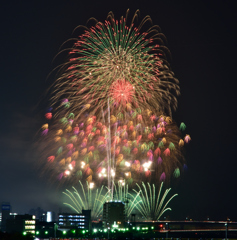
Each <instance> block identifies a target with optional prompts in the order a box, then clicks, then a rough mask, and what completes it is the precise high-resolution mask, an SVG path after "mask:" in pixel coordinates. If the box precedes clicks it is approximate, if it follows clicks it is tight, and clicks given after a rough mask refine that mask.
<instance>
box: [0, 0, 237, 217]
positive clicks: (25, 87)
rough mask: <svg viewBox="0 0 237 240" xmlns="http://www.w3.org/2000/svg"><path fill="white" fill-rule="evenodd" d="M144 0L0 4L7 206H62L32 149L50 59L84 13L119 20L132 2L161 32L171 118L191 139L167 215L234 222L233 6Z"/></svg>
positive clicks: (2, 185)
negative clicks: (175, 83) (175, 84)
mask: <svg viewBox="0 0 237 240" xmlns="http://www.w3.org/2000/svg"><path fill="white" fill-rule="evenodd" d="M105 2H106V1H104V3H105ZM150 2H151V4H147V5H145V6H144V4H142V2H139V1H138V2H137V4H136V5H133V6H131V7H130V6H128V4H125V2H124V3H123V2H121V3H120V5H119V7H118V6H113V5H112V4H108V3H107V4H102V5H103V6H102V5H99V4H98V5H96V3H95V2H94V5H92V4H90V3H89V2H88V3H83V4H84V5H83V4H79V3H78V2H77V1H67V3H65V2H64V1H57V2H56V1H51V2H50V4H49V3H48V5H47V4H44V3H32V2H30V1H26V2H24V3H18V2H17V1H15V4H13V6H11V3H4V7H3V10H2V11H3V13H2V18H3V20H2V22H1V24H2V31H3V33H4V34H3V36H4V37H3V38H2V39H1V45H0V46H1V52H2V56H3V57H4V60H3V61H2V73H3V74H2V84H3V87H2V88H1V90H2V91H1V102H2V108H3V109H2V113H3V114H2V118H1V123H2V124H1V137H0V142H1V160H0V163H1V169H4V171H2V170H1V172H2V173H1V177H0V202H2V201H9V202H10V203H11V205H12V207H13V210H14V209H16V211H15V210H14V212H19V213H21V212H20V211H23V213H24V212H25V211H29V210H30V208H32V207H33V206H35V207H38V206H39V207H41V208H43V209H45V210H46V211H47V210H50V208H51V207H52V208H56V209H52V210H57V209H58V207H60V206H61V200H60V198H61V199H62V198H63V194H62V191H63V190H64V188H60V187H59V186H57V185H56V184H53V183H51V182H48V181H47V178H49V176H47V175H44V176H42V177H41V176H40V175H41V172H40V171H39V170H38V169H37V168H36V166H37V164H36V163H37V162H38V161H39V153H36V152H34V146H33V145H34V144H33V143H34V138H35V136H36V134H37V132H38V130H39V129H40V127H41V125H42V124H43V115H44V108H45V106H46V104H47V101H46V100H47V99H45V98H44V93H45V91H46V89H47V87H48V86H49V82H48V81H46V78H47V75H48V74H49V73H50V72H51V71H52V69H53V68H54V67H55V66H56V65H57V63H58V62H57V61H56V62H54V63H52V60H53V58H54V57H55V55H56V54H57V53H58V49H59V47H60V46H61V44H62V43H63V42H64V41H66V40H67V39H69V38H70V37H72V36H73V35H72V31H73V29H74V28H75V27H76V26H77V25H85V24H86V22H87V20H88V19H89V18H90V17H95V18H97V19H99V20H103V19H105V17H106V16H107V13H108V12H109V11H113V12H114V13H115V16H116V17H119V16H121V15H124V14H125V12H126V9H127V8H130V12H131V13H133V12H135V10H136V9H140V19H142V18H143V17H145V16H146V15H150V16H151V18H152V20H153V24H157V25H159V26H160V27H161V30H162V32H163V33H164V34H165V36H166V38H167V42H168V48H169V49H170V52H171V55H172V61H171V68H172V70H173V71H174V73H175V76H176V77H177V78H178V79H179V81H180V88H181V96H180V97H179V98H178V109H177V111H176V112H175V113H173V119H174V120H175V121H176V122H177V123H178V124H179V123H180V122H182V121H183V122H184V123H185V124H186V125H187V130H186V132H188V133H189V134H190V135H191V138H192V141H191V142H190V144H189V146H187V148H186V155H185V156H186V161H187V165H188V171H187V173H186V174H185V175H184V176H181V180H180V181H177V183H175V184H174V185H173V186H171V187H172V192H173V193H178V197H177V198H176V199H175V200H174V201H173V202H172V204H171V208H172V212H169V213H168V214H169V215H170V217H171V218H173V219H174V220H176V219H184V217H186V216H187V215H189V217H190V218H192V219H198V220H199V219H200V220H202V219H204V218H206V217H207V216H209V218H210V220H211V219H217V220H224V218H226V217H229V218H230V219H231V220H232V218H233V220H237V219H235V218H234V217H235V212H236V210H237V209H236V206H235V202H234V199H235V196H236V193H235V191H234V189H235V167H236V161H235V159H234V158H235V151H234V150H235V142H236V140H235V134H236V129H235V121H234V120H235V104H236V96H235V94H234V87H235V85H236V84H235V82H234V77H235V71H234V68H235V62H236V60H235V57H234V55H235V54H234V53H235V51H236V46H235V44H234V38H233V36H234V30H235V27H236V24H235V23H236V22H235V21H236V19H235V18H236V17H235V16H234V5H233V4H232V1H229V2H227V3H222V1H215V4H211V1H210V2H209V4H204V1H203V3H202V1H201V2H200V1H199V2H198V3H196V4H194V5H191V4H190V5H189V4H183V5H182V4H177V3H172V1H170V2H168V1H167V2H166V3H164V2H162V1H150ZM155 2H156V3H157V5H155ZM232 5H233V6H232ZM46 6H47V7H46ZM152 6H157V7H156V8H155V7H152ZM61 60H62V61H63V60H64V59H60V60H59V62H62V61H61ZM6 179H8V180H7V181H6ZM67 187H68V186H67ZM65 188H66V187H65ZM56 205H58V206H57V207H56ZM27 208H28V210H27ZM21 209H22V210H21Z"/></svg>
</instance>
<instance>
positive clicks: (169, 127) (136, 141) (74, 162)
mask: <svg viewBox="0 0 237 240" xmlns="http://www.w3.org/2000/svg"><path fill="white" fill-rule="evenodd" d="M69 105H70V103H69V102H68V101H66V100H64V101H63V103H62V107H63V108H64V107H65V106H66V108H70V107H69ZM125 109H127V111H126V112H125V111H123V113H122V112H118V113H117V111H113V109H111V112H110V111H109V112H103V121H98V120H97V117H96V116H95V115H91V114H90V113H89V112H88V113H85V114H82V115H81V117H80V118H78V119H75V116H74V114H73V113H70V114H67V115H64V113H63V112H61V113H62V116H61V118H59V119H57V121H55V122H53V123H52V124H50V125H48V124H44V125H43V126H42V134H43V135H45V136H43V142H45V143H46V144H45V148H44V151H43V152H44V154H45V156H46V158H47V159H48V161H47V164H46V170H50V172H51V175H52V176H53V174H52V172H54V173H55V174H56V175H58V179H60V180H62V182H63V181H72V182H75V181H78V180H79V179H85V180H86V181H88V182H92V181H94V180H96V182H97V183H100V184H105V181H107V180H109V182H110V183H112V181H117V180H121V179H122V180H123V179H125V181H126V183H129V184H131V183H133V182H140V181H142V180H143V181H156V182H157V180H158V181H165V179H168V180H169V178H170V176H171V175H172V174H173V175H174V177H176V178H177V177H179V175H180V171H181V170H182V168H183V164H184V158H183V155H182V146H183V145H184V143H185V142H188V141H189V140H190V137H189V136H188V135H186V136H185V138H183V139H182V138H181V132H180V130H179V128H178V127H177V126H176V124H175V123H174V122H173V121H172V119H171V118H170V117H167V116H164V115H159V114H157V115H156V114H154V113H153V112H152V111H150V110H149V109H147V110H141V109H139V108H137V109H134V110H132V109H131V108H130V107H126V108H125ZM114 114H116V115H114ZM51 116H52V114H51V113H49V112H48V113H47V114H46V117H50V118H51ZM58 117H59V116H58ZM181 128H182V129H184V124H183V123H182V124H181ZM55 179H56V176H55Z"/></svg>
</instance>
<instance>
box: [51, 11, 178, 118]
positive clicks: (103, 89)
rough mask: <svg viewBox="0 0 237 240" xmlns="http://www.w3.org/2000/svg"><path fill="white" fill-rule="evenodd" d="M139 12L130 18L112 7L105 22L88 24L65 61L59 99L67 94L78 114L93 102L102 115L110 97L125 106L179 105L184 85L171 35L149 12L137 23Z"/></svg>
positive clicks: (113, 104) (115, 104)
mask: <svg viewBox="0 0 237 240" xmlns="http://www.w3.org/2000/svg"><path fill="white" fill-rule="evenodd" d="M137 17H138V11H137V12H136V13H135V14H134V16H133V18H132V20H131V21H128V11H127V14H126V16H125V17H121V18H120V20H116V19H115V18H114V15H113V13H112V12H110V13H109V14H108V16H107V20H106V21H105V22H104V23H102V22H99V21H97V20H95V19H94V22H95V23H94V25H93V26H91V27H89V28H87V27H84V28H86V30H84V32H83V33H82V34H81V35H79V36H78V38H77V40H75V42H74V45H73V47H72V48H71V49H70V51H69V56H68V61H67V62H66V63H65V64H63V65H60V69H59V76H58V78H57V79H56V81H55V84H54V85H53V97H52V102H53V104H56V105H57V103H58V101H61V100H62V98H67V99H69V101H70V103H71V105H72V110H71V111H73V112H74V113H75V114H76V115H77V116H78V115H80V114H81V113H83V112H84V111H85V110H87V108H90V112H91V113H92V114H94V115H97V117H99V116H100V114H101V109H105V108H107V101H108V99H109V105H110V107H111V108H115V107H116V108H118V109H119V111H121V110H122V109H123V107H124V105H125V104H126V103H130V104H131V105H132V107H135V108H137V107H140V108H143V109H147V108H148V109H151V110H152V111H158V112H165V111H167V113H168V114H169V115H170V114H171V109H172V108H173V109H176V107H177V99H176V96H177V95H179V86H178V80H177V79H176V78H175V77H174V74H173V72H172V71H171V69H170V65H169V63H168V61H167V56H168V55H169V50H168V48H167V47H166V46H165V45H164V41H165V36H164V35H163V34H162V33H161V32H160V30H159V27H158V26H153V25H151V24H150V22H151V19H150V18H149V17H148V16H147V17H145V18H144V19H143V20H142V21H141V23H140V24H139V25H138V26H136V24H135V22H136V21H135V20H136V19H137ZM147 25H150V26H149V27H147ZM146 28H147V29H146ZM143 29H144V30H143Z"/></svg>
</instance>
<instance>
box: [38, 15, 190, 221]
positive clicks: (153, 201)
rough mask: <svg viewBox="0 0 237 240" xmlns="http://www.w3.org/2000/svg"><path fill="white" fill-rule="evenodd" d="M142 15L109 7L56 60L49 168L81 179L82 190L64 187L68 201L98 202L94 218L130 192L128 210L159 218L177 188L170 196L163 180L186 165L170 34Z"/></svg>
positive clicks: (47, 132) (66, 178) (45, 130)
mask: <svg viewBox="0 0 237 240" xmlns="http://www.w3.org/2000/svg"><path fill="white" fill-rule="evenodd" d="M137 18H138V11H136V12H135V14H134V16H133V18H132V19H131V20H128V19H129V16H128V11H127V13H126V16H125V17H121V18H120V20H116V19H115V17H114V15H113V13H112V12H110V13H109V14H108V16H107V19H106V21H105V22H99V21H97V20H95V19H93V24H92V25H91V26H90V27H84V30H83V32H82V33H81V34H80V35H79V36H78V37H77V38H75V39H74V43H73V46H72V47H71V48H70V49H69V50H68V49H67V50H68V60H67V61H66V62H65V63H64V64H62V65H60V66H59V67H58V68H57V70H58V72H57V77H56V81H55V82H54V84H53V85H52V88H51V89H52V91H51V92H52V97H51V105H52V107H51V108H49V109H47V111H46V113H45V118H46V119H47V123H45V124H44V125H43V126H42V131H41V135H42V139H43V144H44V147H43V151H42V152H43V155H44V156H45V159H47V161H45V164H44V165H45V169H46V170H48V171H49V172H50V175H51V177H52V178H53V179H58V180H59V181H60V182H61V183H65V182H70V183H75V182H78V181H79V182H80V186H81V189H80V190H81V191H80V192H81V193H79V192H78V191H77V190H76V188H74V187H73V190H74V192H71V191H69V190H66V192H64V194H65V195H66V196H67V197H68V199H70V203H65V204H66V205H68V206H69V207H71V208H72V209H73V210H74V211H76V212H81V210H82V209H91V210H92V218H93V219H95V218H96V217H97V216H98V215H100V213H101V211H102V205H103V203H104V202H105V201H107V200H113V199H116V200H121V201H126V199H130V200H127V203H128V204H127V205H126V209H125V210H126V215H127V216H129V215H130V214H131V212H132V210H133V209H134V208H137V210H138V211H139V212H140V213H141V214H142V215H143V217H144V218H145V219H148V220H158V219H159V218H160V217H161V216H162V214H163V213H164V212H165V211H167V210H171V209H170V208H166V207H167V205H168V204H169V202H170V201H171V200H172V199H173V198H174V197H175V196H176V195H177V194H175V195H173V196H172V197H171V198H170V199H169V200H168V201H167V202H165V199H166V196H167V194H168V193H169V191H170V189H167V190H166V191H165V193H164V195H163V196H162V197H161V190H162V186H163V182H169V181H170V179H171V178H174V179H176V178H179V177H180V174H181V172H182V171H183V169H185V168H186V164H185V161H184V157H183V146H184V145H185V144H187V143H188V142H189V141H190V140H191V138H190V136H189V135H188V134H186V135H185V136H182V131H184V130H185V129H186V125H185V124H184V123H181V124H180V127H178V126H177V125H176V123H175V122H174V121H173V120H172V113H171V111H172V110H175V109H176V108H177V99H176V97H177V96H178V95H179V93H180V92H179V86H178V80H177V79H176V78H175V77H174V74H173V72H172V71H171V68H170V65H169V63H168V58H167V57H168V55H169V50H168V48H167V47H166V46H165V44H164V42H165V37H164V35H163V34H162V33H161V32H160V29H159V27H158V26H156V25H152V24H151V19H150V17H149V16H147V17H145V18H144V19H143V20H142V21H141V23H140V24H136V22H137ZM149 25H150V26H149ZM76 30H78V28H77V29H76ZM115 183H118V185H116V184H115ZM139 184H141V186H140V185H139ZM150 184H152V185H150ZM85 185H86V186H87V189H88V191H87V192H86V191H85V189H84V187H83V186H85ZM136 185H137V186H138V188H139V190H138V191H137V190H135V189H133V194H132V193H131V192H128V189H132V188H134V187H135V186H136ZM157 185H160V190H159V192H158V194H156V186H157ZM92 186H95V187H97V190H96V191H94V190H92V188H91V187H92ZM103 186H106V189H107V191H106V192H105V193H103ZM146 186H148V187H146ZM98 187H101V188H100V190H99V188H98ZM92 196H93V197H92Z"/></svg>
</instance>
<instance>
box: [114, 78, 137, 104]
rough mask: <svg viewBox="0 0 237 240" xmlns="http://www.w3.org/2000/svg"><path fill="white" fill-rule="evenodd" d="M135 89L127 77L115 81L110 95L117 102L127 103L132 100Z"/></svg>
mask: <svg viewBox="0 0 237 240" xmlns="http://www.w3.org/2000/svg"><path fill="white" fill-rule="evenodd" d="M134 93H135V90H134V87H133V85H132V84H131V83H130V82H128V81H126V80H125V79H121V80H117V81H115V82H114V83H113V84H112V86H111V88H110V97H111V99H112V100H113V101H114V102H115V103H119V104H127V103H130V102H131V101H132V98H133V96H134Z"/></svg>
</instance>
